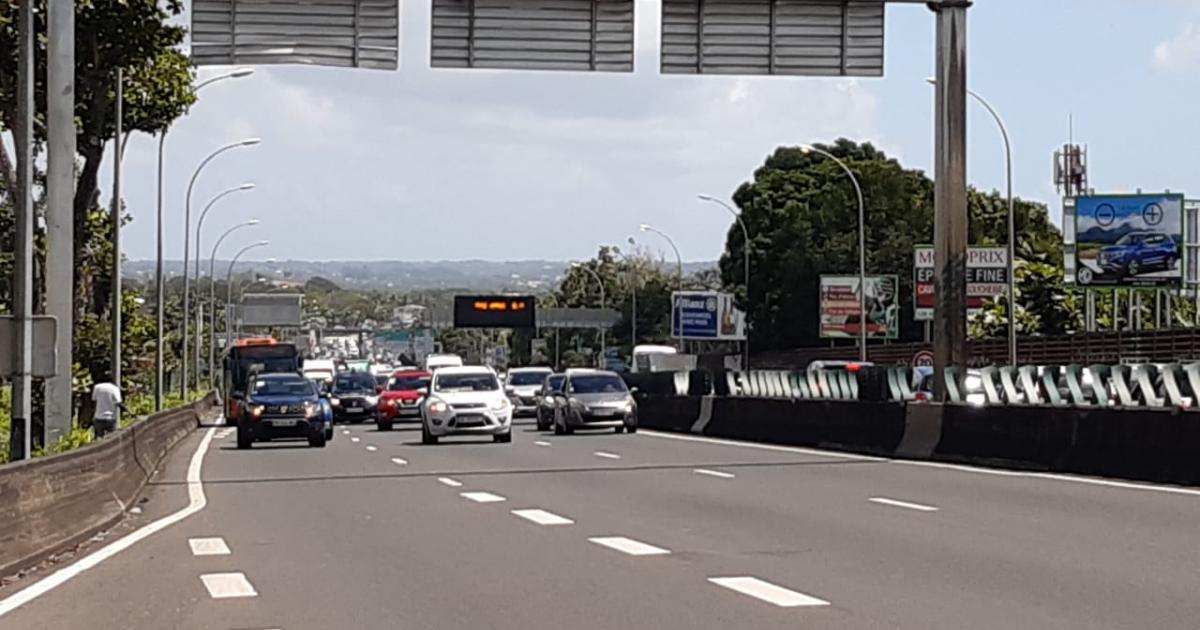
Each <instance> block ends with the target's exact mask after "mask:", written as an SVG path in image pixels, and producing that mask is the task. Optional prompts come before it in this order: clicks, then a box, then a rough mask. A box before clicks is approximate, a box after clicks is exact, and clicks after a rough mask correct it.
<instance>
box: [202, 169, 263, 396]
mask: <svg viewBox="0 0 1200 630" xmlns="http://www.w3.org/2000/svg"><path fill="white" fill-rule="evenodd" d="M253 189H254V184H252V183H250V182H247V183H245V184H242V185H241V186H234V187H233V188H227V189H225V190H223V191H221V192H220V193H218V194H217V195H216V196H215V197H213V198H212V199H211V200H209V202H208V203H206V204H204V210H202V211H201V212H200V219H199V220H197V221H196V265H195V273H194V274H193V276H194V277H195V278H196V285H197V288H196V290H197V291H199V290H200V289H199V284H200V260H201V258H200V257H201V252H203V251H204V250H202V249H200V236H201V233H202V232H203V231H204V219H206V218H207V217H208V211H209V210H212V207H213V206H214V205H216V203H217V202H218V201H220V200H221V199H223V198H225V197H228V196H229V195H232V194H233V193H235V192H241V191H244V190H253ZM212 282H213V275H212V271H211V270H210V271H209V274H208V284H209V295H210V296H211V295H212ZM199 301H200V300H199V299H197V300H196V302H197V304H199ZM208 304H209V310H216V309H213V308H212V305H213V301H212V299H211V297H210V299H209V301H208ZM203 321H204V318H200V322H203ZM203 335H204V333H203V331H201V333H200V334H199V335H197V338H196V355H195V356H196V360H195V372H196V381H197V382H199V380H200V354H201V352H200V345H201V341H200V339H201V338H202V337H203ZM211 357H212V355H211V353H210V355H209V358H211ZM208 370H209V374H208V381H209V383H210V384H211V383H212V376H213V375H212V371H213V369H212V363H211V362H209V364H208Z"/></svg>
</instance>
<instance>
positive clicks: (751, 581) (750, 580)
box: [708, 577, 829, 608]
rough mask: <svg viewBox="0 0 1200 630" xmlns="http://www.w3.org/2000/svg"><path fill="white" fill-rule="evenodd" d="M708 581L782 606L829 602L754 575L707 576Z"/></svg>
mask: <svg viewBox="0 0 1200 630" xmlns="http://www.w3.org/2000/svg"><path fill="white" fill-rule="evenodd" d="M708 581H709V582H712V583H713V584H716V585H717V586H723V587H725V588H727V589H729V590H732V591H737V592H739V593H741V594H743V595H749V596H750V597H753V598H755V599H761V600H762V601H764V602H767V603H769V604H775V605H776V606H781V607H783V608H795V607H798V606H828V605H829V602H827V601H825V600H823V599H817V598H816V597H813V596H811V595H805V594H804V593H797V592H796V591H792V590H788V589H786V588H783V587H782V586H775V585H774V584H771V583H770V582H764V581H762V580H760V579H758V578H754V577H715V578H708Z"/></svg>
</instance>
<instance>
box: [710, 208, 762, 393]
mask: <svg viewBox="0 0 1200 630" xmlns="http://www.w3.org/2000/svg"><path fill="white" fill-rule="evenodd" d="M700 199H701V200H703V201H711V202H713V203H718V204H720V205H721V207H723V208H725V209H726V210H728V211H729V214H732V215H733V218H734V219H735V220H736V221H737V224H738V225H739V226H741V228H742V274H743V275H744V276H745V277H744V279H743V286H745V287H746V308H747V310H749V308H750V230H747V229H746V222H745V221H743V220H742V213H740V212H738V211H737V210H734V209H733V207H732V206H730V205H729V204H727V203H725V202H724V201H721V200H720V199H717V198H716V197H713V196H712V195H700ZM742 354H743V355H744V356H743V359H742V363H743V366H744V367H743V369H746V370H749V369H750V332H749V331H746V339H745V340H743V341H742Z"/></svg>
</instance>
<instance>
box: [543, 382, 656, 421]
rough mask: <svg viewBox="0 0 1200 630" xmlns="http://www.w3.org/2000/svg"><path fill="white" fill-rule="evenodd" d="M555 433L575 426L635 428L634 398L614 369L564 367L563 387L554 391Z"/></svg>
mask: <svg viewBox="0 0 1200 630" xmlns="http://www.w3.org/2000/svg"><path fill="white" fill-rule="evenodd" d="M553 396H554V398H555V402H556V404H555V406H554V433H555V434H556V435H563V434H566V435H570V434H572V433H574V432H575V430H576V429H614V430H615V431H616V432H617V433H622V432H624V431H628V432H630V433H635V432H637V426H638V420H637V402H635V401H634V399H633V394H631V393H630V391H629V388H628V387H626V386H625V381H623V380H621V377H620V376H618V375H617V374H616V373H615V372H608V371H604V370H567V374H566V378H565V379H563V384H562V389H560V390H559V391H556V392H554V394H553Z"/></svg>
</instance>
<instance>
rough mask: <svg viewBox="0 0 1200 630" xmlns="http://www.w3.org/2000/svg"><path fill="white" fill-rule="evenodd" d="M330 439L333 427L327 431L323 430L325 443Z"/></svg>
mask: <svg viewBox="0 0 1200 630" xmlns="http://www.w3.org/2000/svg"><path fill="white" fill-rule="evenodd" d="M332 439H333V427H329V428H328V429H325V441H326V442H328V441H330V440H332Z"/></svg>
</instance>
